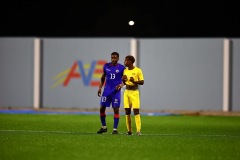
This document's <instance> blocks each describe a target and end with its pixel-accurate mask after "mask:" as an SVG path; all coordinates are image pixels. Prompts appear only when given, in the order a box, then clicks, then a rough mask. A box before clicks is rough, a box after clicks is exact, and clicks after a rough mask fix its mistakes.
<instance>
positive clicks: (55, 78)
mask: <svg viewBox="0 0 240 160" xmlns="http://www.w3.org/2000/svg"><path fill="white" fill-rule="evenodd" d="M69 71H70V69H66V70H64V71H62V72H60V73H58V74H57V75H56V76H54V77H53V80H57V79H59V78H60V77H62V76H65V75H66V74H67V73H69Z"/></svg>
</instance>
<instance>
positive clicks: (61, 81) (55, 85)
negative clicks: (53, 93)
mask: <svg viewBox="0 0 240 160" xmlns="http://www.w3.org/2000/svg"><path fill="white" fill-rule="evenodd" d="M65 78H66V77H62V78H61V79H59V80H58V81H57V82H56V83H54V84H53V85H52V86H51V88H50V89H53V88H55V87H57V86H58V85H59V84H61V83H63V82H64V80H65Z"/></svg>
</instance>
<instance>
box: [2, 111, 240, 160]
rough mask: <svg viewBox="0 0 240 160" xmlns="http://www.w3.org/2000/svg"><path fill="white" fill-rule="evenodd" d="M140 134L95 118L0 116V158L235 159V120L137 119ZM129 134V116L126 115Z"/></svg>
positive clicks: (238, 152) (239, 138)
mask: <svg viewBox="0 0 240 160" xmlns="http://www.w3.org/2000/svg"><path fill="white" fill-rule="evenodd" d="M141 120H142V133H143V135H142V136H137V135H136V134H134V135H132V136H127V135H125V131H126V126H125V116H124V115H122V116H121V117H120V122H119V128H118V130H119V133H120V134H119V135H112V134H111V132H112V126H113V117H112V115H107V125H108V132H107V133H105V134H102V135H99V134H96V132H97V131H98V130H99V129H100V126H101V125H100V119H99V116H98V115H49V114H36V115H35V114H0V159H1V160H11V159H14V160H15V159H18V160H20V159H24V160H26V159H35V160H37V159H41V160H42V159H44V160H48V159H50V160H53V159H58V160H60V159H64V160H65V159H68V160H70V159H97V160H101V159H104V160H105V159H114V160H116V159H123V160H125V159H141V160H142V159H146V160H147V159H153V160H156V159H167V160H186V159H188V160H190V159H191V160H195V159H201V160H205V159H211V160H213V159H217V160H220V159H222V160H228V159H229V160H239V159H240V117H226V116H225V117H218V116H214V117H213V116H141ZM132 122H133V123H132V124H133V129H134V131H135V122H134V117H133V116H132Z"/></svg>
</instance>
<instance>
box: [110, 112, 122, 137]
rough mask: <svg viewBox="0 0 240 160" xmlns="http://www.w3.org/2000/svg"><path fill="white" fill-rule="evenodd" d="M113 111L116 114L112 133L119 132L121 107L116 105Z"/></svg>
mask: <svg viewBox="0 0 240 160" xmlns="http://www.w3.org/2000/svg"><path fill="white" fill-rule="evenodd" d="M113 113H114V116H113V132H112V134H118V131H117V128H118V123H119V118H120V115H119V107H114V108H113Z"/></svg>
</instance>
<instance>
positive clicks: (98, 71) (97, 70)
mask: <svg viewBox="0 0 240 160" xmlns="http://www.w3.org/2000/svg"><path fill="white" fill-rule="evenodd" d="M94 73H103V70H102V69H95V71H94Z"/></svg>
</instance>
